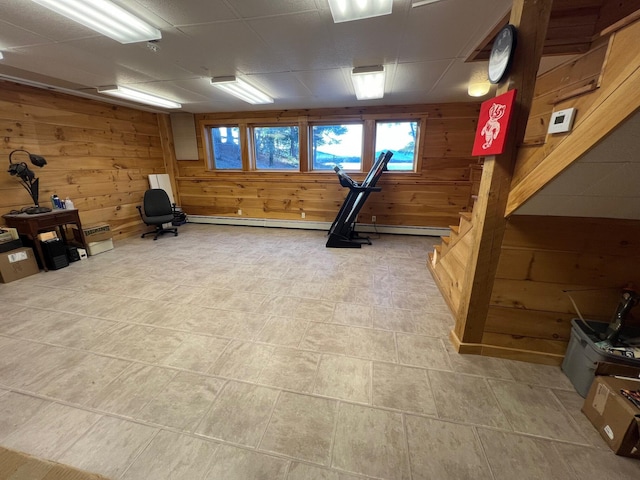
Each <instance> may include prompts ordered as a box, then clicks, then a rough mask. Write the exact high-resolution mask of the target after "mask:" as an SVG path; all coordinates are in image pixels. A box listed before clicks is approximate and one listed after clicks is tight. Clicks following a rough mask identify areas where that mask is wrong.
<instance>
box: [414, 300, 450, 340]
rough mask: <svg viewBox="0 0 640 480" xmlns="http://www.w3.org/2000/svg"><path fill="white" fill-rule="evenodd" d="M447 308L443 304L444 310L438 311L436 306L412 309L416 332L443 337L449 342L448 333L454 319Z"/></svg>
mask: <svg viewBox="0 0 640 480" xmlns="http://www.w3.org/2000/svg"><path fill="white" fill-rule="evenodd" d="M448 308H449V307H447V306H445V307H444V311H439V309H437V308H436V307H433V306H429V307H428V308H427V309H424V310H414V311H413V312H412V314H413V318H414V323H415V325H417V328H418V333H421V334H424V335H428V336H430V337H440V338H444V339H445V342H447V343H449V333H450V332H451V330H453V327H454V325H455V321H454V320H453V317H452V316H451V313H449V310H448Z"/></svg>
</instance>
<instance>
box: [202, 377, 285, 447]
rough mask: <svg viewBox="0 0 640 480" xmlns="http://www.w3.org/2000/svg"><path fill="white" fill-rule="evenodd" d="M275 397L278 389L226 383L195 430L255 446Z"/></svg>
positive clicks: (260, 436)
mask: <svg viewBox="0 0 640 480" xmlns="http://www.w3.org/2000/svg"><path fill="white" fill-rule="evenodd" d="M277 398H278V391H277V390H274V389H271V388H265V387H259V386H257V385H249V384H246V383H239V382H229V383H228V384H227V385H226V386H225V388H224V389H223V390H222V392H220V394H219V395H218V398H217V400H216V401H215V403H214V404H213V407H212V408H211V410H209V412H207V414H206V415H205V417H204V418H203V419H202V421H201V422H200V424H199V425H198V427H197V428H196V432H197V433H199V434H201V435H204V436H207V437H211V438H217V439H221V440H226V441H228V442H232V443H238V444H242V445H247V446H250V447H255V446H257V445H258V443H259V442H260V439H261V438H262V435H263V434H264V431H265V429H266V428H267V424H268V422H269V417H270V416H271V411H272V409H273V405H274V404H275V402H276V399H277Z"/></svg>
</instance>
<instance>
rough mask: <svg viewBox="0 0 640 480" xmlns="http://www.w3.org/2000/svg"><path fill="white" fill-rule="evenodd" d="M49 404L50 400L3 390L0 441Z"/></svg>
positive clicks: (0, 401)
mask: <svg viewBox="0 0 640 480" xmlns="http://www.w3.org/2000/svg"><path fill="white" fill-rule="evenodd" d="M49 405H51V402H48V401H46V400H42V399H40V398H35V397H30V396H27V395H22V394H20V393H14V392H7V391H3V393H2V395H1V396H0V442H2V440H3V439H4V438H6V437H7V436H9V435H11V434H12V433H13V432H15V431H16V430H17V429H18V428H20V427H21V426H22V425H24V424H25V423H26V422H27V421H29V420H30V419H31V418H32V417H33V416H34V415H36V414H37V413H39V412H41V411H42V410H43V409H44V408H46V407H48V406H49Z"/></svg>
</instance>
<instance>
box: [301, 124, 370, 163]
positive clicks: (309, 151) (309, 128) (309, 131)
mask: <svg viewBox="0 0 640 480" xmlns="http://www.w3.org/2000/svg"><path fill="white" fill-rule="evenodd" d="M332 125H339V126H343V125H362V138H361V143H360V147H361V148H360V169H359V170H350V169H345V171H347V172H356V173H362V172H364V171H365V170H364V165H365V155H366V153H365V152H366V143H367V142H366V136H367V135H366V130H367V128H366V122H365V121H363V120H362V119H360V118H358V119H349V120H344V119H337V120H328V119H324V120H321V121H320V120H318V121H309V122H307V135H308V138H309V141H308V142H307V156H308V158H309V161H308V162H307V168H308V171H309V172H311V173H332V174H334V173H335V172H334V170H333V168H330V169H327V170H320V169H315V168H314V165H313V127H316V126H332Z"/></svg>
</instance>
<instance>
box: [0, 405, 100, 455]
mask: <svg viewBox="0 0 640 480" xmlns="http://www.w3.org/2000/svg"><path fill="white" fill-rule="evenodd" d="M100 418H101V416H100V415H98V414H96V413H91V412H87V411H85V410H80V409H77V408H73V407H68V406H66V405H60V404H57V403H53V404H51V405H49V406H48V407H47V408H44V409H42V410H40V411H38V412H37V413H36V414H35V415H33V416H32V417H31V419H29V420H28V421H27V422H25V423H24V424H23V425H22V426H21V427H19V428H18V429H17V430H15V431H14V432H13V433H12V434H10V435H9V436H8V437H6V438H5V439H4V440H2V445H3V446H5V447H7V448H11V449H13V450H19V451H21V452H27V453H29V454H31V455H34V456H36V457H42V458H46V459H49V460H55V459H57V458H58V457H59V456H60V455H62V453H64V452H65V451H66V450H67V448H69V447H70V446H71V445H73V444H74V443H75V442H76V440H78V439H79V438H80V437H82V435H84V433H85V432H86V431H87V430H89V428H90V427H91V426H92V425H93V424H95V423H96V422H97V421H98V420H99V419H100Z"/></svg>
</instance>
